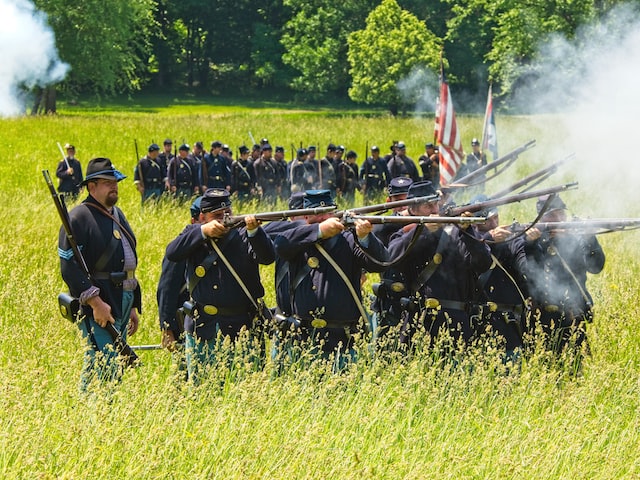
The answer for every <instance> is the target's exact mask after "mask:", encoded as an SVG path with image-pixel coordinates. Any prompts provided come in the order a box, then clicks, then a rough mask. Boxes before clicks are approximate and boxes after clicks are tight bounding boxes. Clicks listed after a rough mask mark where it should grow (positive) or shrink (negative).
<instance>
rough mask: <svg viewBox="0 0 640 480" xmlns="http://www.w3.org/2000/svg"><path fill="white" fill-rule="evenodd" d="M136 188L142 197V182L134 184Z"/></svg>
mask: <svg viewBox="0 0 640 480" xmlns="http://www.w3.org/2000/svg"><path fill="white" fill-rule="evenodd" d="M136 188H137V189H138V192H140V195H144V185H143V184H142V182H138V183H136Z"/></svg>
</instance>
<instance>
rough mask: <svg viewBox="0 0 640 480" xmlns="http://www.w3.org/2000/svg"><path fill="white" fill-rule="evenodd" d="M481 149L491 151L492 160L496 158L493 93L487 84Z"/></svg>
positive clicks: (496, 142) (496, 145) (496, 144)
mask: <svg viewBox="0 0 640 480" xmlns="http://www.w3.org/2000/svg"><path fill="white" fill-rule="evenodd" d="M482 151H483V152H485V153H486V152H487V151H489V152H491V155H492V156H493V160H495V159H497V158H498V132H497V131H496V119H495V117H494V116H493V95H492V93H491V85H489V95H488V97H487V109H486V110H485V112H484V125H483V127H482Z"/></svg>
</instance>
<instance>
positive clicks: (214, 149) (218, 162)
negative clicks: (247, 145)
mask: <svg viewBox="0 0 640 480" xmlns="http://www.w3.org/2000/svg"><path fill="white" fill-rule="evenodd" d="M221 151H222V143H221V142H219V141H218V140H215V141H213V142H211V150H210V151H209V153H208V154H207V156H206V157H205V163H206V176H207V181H206V185H207V188H225V189H227V190H228V191H231V172H230V170H229V164H228V163H227V159H226V158H225V157H223V156H222V155H221V154H220V152H221Z"/></svg>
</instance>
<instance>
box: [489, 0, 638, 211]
mask: <svg viewBox="0 0 640 480" xmlns="http://www.w3.org/2000/svg"><path fill="white" fill-rule="evenodd" d="M638 18H639V16H638V8H637V7H632V6H630V5H621V6H618V7H616V8H615V9H614V10H612V11H611V12H610V13H609V14H608V15H607V16H606V17H602V18H600V19H598V20H597V22H595V23H593V24H591V25H588V26H585V27H584V28H582V29H580V31H578V33H577V35H576V36H575V38H574V39H572V40H567V39H565V38H562V37H559V36H555V37H553V38H551V39H550V40H549V41H548V42H546V43H545V44H543V45H541V47H540V49H539V52H540V54H539V58H540V60H539V61H538V62H536V64H535V65H532V66H531V71H535V72H536V74H535V81H532V82H530V83H528V84H526V85H523V86H522V87H521V88H519V91H518V95H517V100H518V103H519V105H520V107H521V108H523V109H524V108H525V106H526V108H527V111H529V112H531V113H534V114H546V113H549V112H553V113H555V114H554V115H552V116H551V117H546V116H541V117H540V118H539V120H538V122H541V123H540V129H541V131H543V132H545V134H549V133H551V134H550V135H548V137H547V138H551V139H553V140H554V142H553V143H554V144H553V145H549V146H547V148H546V151H547V152H549V153H548V154H547V155H546V156H545V159H546V160H548V161H549V162H550V161H553V160H558V159H560V158H563V157H565V156H566V155H568V154H569V153H573V152H575V153H576V160H575V161H573V162H572V163H571V164H569V165H568V166H567V167H565V169H564V170H565V171H566V172H567V178H568V179H571V180H577V181H578V182H580V191H581V195H580V199H581V200H584V202H580V203H578V202H574V201H573V199H572V196H571V195H568V194H567V195H566V200H567V205H569V207H570V208H571V209H572V210H573V211H575V213H576V214H577V215H581V216H593V217H596V216H609V217H629V216H637V214H638V213H639V212H638V209H637V203H638V199H640V195H639V193H638V192H639V191H640V190H639V188H638V187H639V186H640V168H638V167H637V166H636V163H637V161H636V159H635V157H636V153H635V150H636V149H637V147H636V146H635V145H634V144H633V141H634V139H635V138H636V137H635V134H636V133H637V132H636V123H637V119H638V118H640V89H639V88H638V86H637V85H638V81H637V78H638V75H637V74H639V73H640V20H638ZM556 115H557V116H558V117H559V118H560V121H561V125H562V128H561V129H559V131H556V132H549V131H548V130H549V128H550V127H549V126H548V124H550V123H553V122H554V118H555V117H556ZM545 122H546V123H547V126H544V123H545ZM498 133H499V134H500V132H498ZM536 153H538V152H536Z"/></svg>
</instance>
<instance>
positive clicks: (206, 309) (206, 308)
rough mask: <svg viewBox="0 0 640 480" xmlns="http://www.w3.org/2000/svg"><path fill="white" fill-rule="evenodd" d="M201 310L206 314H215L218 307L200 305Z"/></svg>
mask: <svg viewBox="0 0 640 480" xmlns="http://www.w3.org/2000/svg"><path fill="white" fill-rule="evenodd" d="M202 310H203V311H204V313H206V314H207V315H216V314H217V313H218V307H216V306H215V305H204V306H203V307H202Z"/></svg>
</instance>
